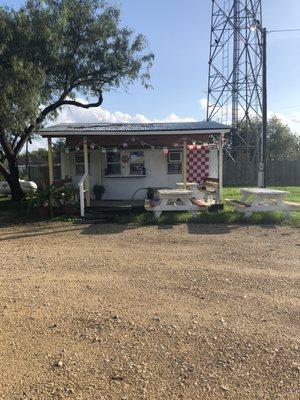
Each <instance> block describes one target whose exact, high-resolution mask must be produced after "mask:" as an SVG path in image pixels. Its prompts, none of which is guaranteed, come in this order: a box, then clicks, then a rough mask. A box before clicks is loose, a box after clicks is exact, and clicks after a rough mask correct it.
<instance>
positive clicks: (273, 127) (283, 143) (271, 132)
mask: <svg viewBox="0 0 300 400" xmlns="http://www.w3.org/2000/svg"><path fill="white" fill-rule="evenodd" d="M267 155H268V159H269V160H295V159H296V158H298V157H300V137H299V135H296V134H294V133H292V131H291V129H290V127H289V126H288V125H286V124H284V123H283V122H282V121H281V120H280V119H279V118H278V117H275V116H273V117H272V118H270V120H269V124H268V142H267Z"/></svg>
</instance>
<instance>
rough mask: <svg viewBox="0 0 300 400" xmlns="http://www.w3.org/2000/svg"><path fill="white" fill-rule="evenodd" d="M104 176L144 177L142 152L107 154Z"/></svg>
mask: <svg viewBox="0 0 300 400" xmlns="http://www.w3.org/2000/svg"><path fill="white" fill-rule="evenodd" d="M105 175H106V176H113V175H115V176H130V175H132V176H135V175H145V166H144V152H143V151H139V150H136V151H122V152H107V153H106V170H105Z"/></svg>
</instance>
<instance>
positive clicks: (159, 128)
mask: <svg viewBox="0 0 300 400" xmlns="http://www.w3.org/2000/svg"><path fill="white" fill-rule="evenodd" d="M229 130H230V128H229V127H228V126H226V125H222V124H219V123H218V122H213V121H201V122H155V123H105V122H100V123H72V124H58V125H53V126H49V127H46V128H44V129H41V130H39V133H40V134H41V135H42V136H44V135H45V136H50V135H51V134H54V135H55V134H56V135H58V134H68V135H70V134H79V133H89V134H99V133H101V134H105V133H108V134H109V133H131V132H134V133H140V134H141V133H142V134H148V133H150V134H151V133H152V132H156V133H158V132H162V133H164V132H174V133H176V132H178V133H179V132H187V131H196V132H199V131H205V133H209V132H208V131H211V132H210V133H213V131H224V132H228V131H229ZM203 133H204V132H203Z"/></svg>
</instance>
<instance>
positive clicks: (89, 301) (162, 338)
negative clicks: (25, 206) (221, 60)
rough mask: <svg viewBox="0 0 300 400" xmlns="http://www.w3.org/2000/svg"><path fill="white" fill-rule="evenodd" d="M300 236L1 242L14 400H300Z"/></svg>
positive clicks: (234, 233)
mask: <svg viewBox="0 0 300 400" xmlns="http://www.w3.org/2000/svg"><path fill="white" fill-rule="evenodd" d="M299 266H300V231H299V230H296V229H293V228H289V227H276V228H274V227H270V226H268V227H267V226H265V227H258V226H249V227H248V226H225V225H222V226H221V225H196V224H191V225H178V226H161V227H138V228H137V227H134V226H125V225H123V226H118V225H109V224H107V225H75V224H70V223H59V222H56V223H48V224H47V223H44V224H32V225H25V226H22V227H20V226H10V227H2V228H1V229H0V399H1V400H2V399H5V400H15V399H17V400H24V399H34V400H40V399H47V400H48V399H76V400H79V399H84V400H89V399H90V400H98V399H113V400H114V399H120V400H125V399H127V400H135V399H205V400H206V399H207V400H208V399H209V400H218V399H234V400H247V399H253V400H257V399H268V400H275V399H285V400H293V399H297V400H298V399H299V391H298V389H299V387H298V384H299V371H300V362H299V358H297V356H298V355H299V340H300V334H299V333H300V329H299V328H300V326H299Z"/></svg>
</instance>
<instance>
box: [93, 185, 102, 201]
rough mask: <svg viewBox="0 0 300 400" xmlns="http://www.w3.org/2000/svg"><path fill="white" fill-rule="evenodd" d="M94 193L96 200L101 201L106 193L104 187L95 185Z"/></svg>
mask: <svg viewBox="0 0 300 400" xmlns="http://www.w3.org/2000/svg"><path fill="white" fill-rule="evenodd" d="M93 192H94V195H95V198H96V200H101V199H102V195H103V194H104V192H105V187H104V186H102V185H95V186H94V188H93Z"/></svg>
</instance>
